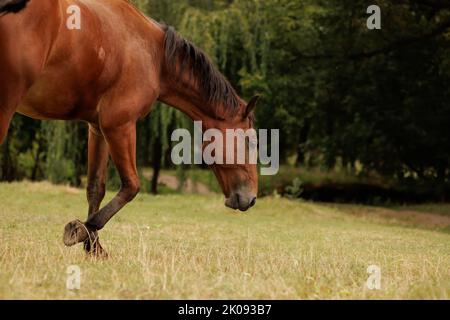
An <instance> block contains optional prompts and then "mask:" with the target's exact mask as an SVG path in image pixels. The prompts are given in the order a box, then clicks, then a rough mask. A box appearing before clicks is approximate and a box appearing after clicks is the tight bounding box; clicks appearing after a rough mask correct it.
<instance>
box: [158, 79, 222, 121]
mask: <svg viewBox="0 0 450 320" xmlns="http://www.w3.org/2000/svg"><path fill="white" fill-rule="evenodd" d="M164 74H166V76H165V77H164V79H162V81H161V95H160V98H159V100H160V101H161V102H164V103H166V104H168V105H170V106H172V107H174V108H176V109H178V110H180V111H181V112H183V113H184V114H186V115H187V116H188V117H189V118H191V119H192V120H194V121H204V120H205V119H206V118H207V117H208V116H212V117H214V116H215V114H214V113H215V108H214V107H213V106H211V104H210V102H209V101H207V99H205V98H204V97H203V95H202V94H201V93H200V92H199V90H198V88H197V86H196V85H195V84H194V82H193V81H182V79H186V78H184V76H183V75H181V76H173V75H169V73H167V72H164ZM206 110H211V111H210V112H207V111H206Z"/></svg>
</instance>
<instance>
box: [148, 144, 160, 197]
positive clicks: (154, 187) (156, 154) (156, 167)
mask: <svg viewBox="0 0 450 320" xmlns="http://www.w3.org/2000/svg"><path fill="white" fill-rule="evenodd" d="M161 156H162V143H161V140H160V138H158V139H157V140H156V141H155V143H154V145H153V176H152V181H151V190H150V191H151V193H153V194H155V195H156V194H158V179H159V173H160V171H161Z"/></svg>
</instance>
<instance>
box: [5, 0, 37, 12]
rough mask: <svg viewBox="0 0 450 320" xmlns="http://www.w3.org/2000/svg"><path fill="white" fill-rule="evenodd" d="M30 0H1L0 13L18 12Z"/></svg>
mask: <svg viewBox="0 0 450 320" xmlns="http://www.w3.org/2000/svg"><path fill="white" fill-rule="evenodd" d="M29 1H30V0H0V15H3V14H7V13H17V12H19V11H21V10H23V9H25V7H26V6H27V4H28V2H29Z"/></svg>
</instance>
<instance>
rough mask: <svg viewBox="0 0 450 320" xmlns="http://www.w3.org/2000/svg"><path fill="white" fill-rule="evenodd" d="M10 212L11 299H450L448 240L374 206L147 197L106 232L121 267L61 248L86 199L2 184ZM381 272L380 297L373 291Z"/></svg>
mask: <svg viewBox="0 0 450 320" xmlns="http://www.w3.org/2000/svg"><path fill="white" fill-rule="evenodd" d="M109 196H111V195H109ZM0 203H1V204H2V205H1V208H0V218H1V222H0V298H3V299H24V298H27V299H38V298H39V299H51V298H56V299H85V298H89V299H91V298H93V299H98V298H102V299H104V298H108V299H118V298H123V299H178V298H188V299H191V298H192V299H197V298H206V299H209V298H212V299H222V298H223V299H240V298H243V299H247V298H248V299H317V298H324V299H345V298H351V299H363V298H369V299H372V298H373V299H381V298H386V299H404V298H413V299H420V298H430V299H448V298H449V296H450V234H449V233H448V231H446V229H440V228H439V227H433V228H430V227H429V226H421V225H418V224H417V223H410V221H406V222H405V221H401V217H400V218H399V221H398V222H399V223H397V222H396V220H393V219H392V217H389V219H387V218H386V217H385V216H384V214H378V213H377V212H376V210H373V209H370V210H369V209H368V208H367V207H352V206H329V205H319V204H311V203H302V202H294V201H288V200H284V199H275V198H266V199H263V200H260V201H259V202H258V204H257V206H256V208H255V209H254V210H253V211H251V212H250V213H249V214H247V215H244V214H237V213H233V212H231V211H229V210H227V209H225V208H224V207H223V205H222V199H221V198H220V197H219V196H195V195H185V196H181V195H173V196H172V195H171V196H162V197H153V196H149V195H140V196H139V197H138V198H137V199H136V200H135V201H134V202H133V203H132V204H131V205H129V206H128V207H127V208H126V209H124V210H123V211H122V212H121V213H120V214H119V215H118V216H117V217H115V218H114V220H113V221H112V222H111V223H110V224H109V225H108V226H107V227H106V228H105V230H104V231H102V232H101V237H102V240H103V245H104V247H105V248H106V249H107V250H108V251H109V253H110V258H109V259H107V260H92V259H88V258H86V257H85V255H84V254H83V252H82V249H81V247H79V246H78V247H74V248H65V247H64V246H63V244H62V230H63V227H64V225H65V224H66V223H67V222H68V221H70V220H73V219H74V218H84V216H85V212H86V208H87V205H86V201H85V195H84V191H82V190H76V189H71V188H67V187H55V186H51V185H49V184H47V183H39V184H31V183H21V184H2V185H0ZM371 210H372V211H371ZM384 210H385V209H383V211H384ZM355 211H358V212H361V214H355ZM365 211H367V212H370V214H364V212H365ZM372 264H375V265H378V266H380V267H381V271H382V288H381V290H375V291H371V290H368V289H367V288H366V287H365V282H366V279H367V277H368V274H367V273H366V269H367V267H368V266H369V265H372ZM70 265H78V266H80V268H81V270H82V282H81V290H79V291H69V290H67V289H66V278H67V275H66V269H67V267H68V266H70Z"/></svg>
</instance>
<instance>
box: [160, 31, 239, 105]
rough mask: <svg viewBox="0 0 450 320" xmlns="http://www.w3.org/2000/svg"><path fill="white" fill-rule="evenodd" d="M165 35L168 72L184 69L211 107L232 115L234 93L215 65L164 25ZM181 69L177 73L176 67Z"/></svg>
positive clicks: (200, 51) (237, 103) (234, 100)
mask: <svg viewBox="0 0 450 320" xmlns="http://www.w3.org/2000/svg"><path fill="white" fill-rule="evenodd" d="M163 28H164V30H165V32H166V36H165V40H164V46H165V61H166V62H165V63H166V68H167V70H170V71H172V72H179V73H180V74H182V73H183V72H184V71H185V70H187V71H188V72H189V75H190V77H194V79H195V80H196V81H197V82H198V85H199V87H200V90H201V91H202V92H203V94H205V96H206V97H207V100H208V102H209V103H211V104H212V106H214V107H216V108H217V107H218V106H219V105H220V104H223V107H224V108H225V110H224V111H225V112H227V113H229V112H231V113H235V112H237V110H238V109H239V99H238V96H237V94H236V91H235V90H234V89H233V87H232V86H231V84H230V83H229V82H228V80H227V79H226V78H225V77H224V76H223V75H222V74H221V73H220V71H219V70H218V69H217V68H216V67H215V66H214V64H213V63H212V61H211V60H210V59H209V58H208V56H207V55H206V54H205V53H204V52H203V51H202V50H201V49H199V48H197V47H196V46H195V45H194V44H193V43H191V42H190V41H188V40H186V39H184V38H183V37H181V36H180V35H179V34H178V33H177V32H176V31H175V30H174V28H173V27H170V26H167V25H163ZM178 63H180V64H181V65H180V69H179V70H177V64H178Z"/></svg>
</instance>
